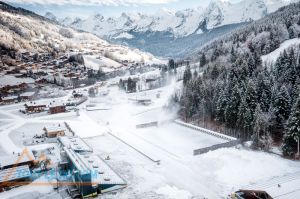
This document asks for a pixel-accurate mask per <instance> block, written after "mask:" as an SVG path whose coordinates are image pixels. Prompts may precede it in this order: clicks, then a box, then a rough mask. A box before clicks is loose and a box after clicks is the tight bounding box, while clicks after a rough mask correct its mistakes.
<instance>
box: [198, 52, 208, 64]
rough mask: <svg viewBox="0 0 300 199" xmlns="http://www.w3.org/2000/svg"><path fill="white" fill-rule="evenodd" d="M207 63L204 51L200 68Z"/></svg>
mask: <svg viewBox="0 0 300 199" xmlns="http://www.w3.org/2000/svg"><path fill="white" fill-rule="evenodd" d="M206 63H207V60H206V56H205V54H204V53H202V55H201V57H200V64H199V66H200V68H202V67H203V66H205V64H206Z"/></svg>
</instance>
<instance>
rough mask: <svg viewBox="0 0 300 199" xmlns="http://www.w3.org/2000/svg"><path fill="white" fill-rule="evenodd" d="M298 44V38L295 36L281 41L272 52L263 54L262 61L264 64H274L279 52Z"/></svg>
mask: <svg viewBox="0 0 300 199" xmlns="http://www.w3.org/2000/svg"><path fill="white" fill-rule="evenodd" d="M299 44H300V38H295V39H289V40H286V41H285V42H283V43H282V44H281V45H280V47H279V48H277V49H276V50H274V51H273V52H271V53H269V54H267V55H263V56H262V57H261V59H262V61H263V63H265V64H274V63H275V62H276V60H277V58H278V57H279V55H280V53H283V51H284V50H287V49H289V48H292V47H296V46H297V45H299Z"/></svg>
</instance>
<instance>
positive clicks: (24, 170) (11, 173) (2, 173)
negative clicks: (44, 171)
mask: <svg viewBox="0 0 300 199" xmlns="http://www.w3.org/2000/svg"><path fill="white" fill-rule="evenodd" d="M30 177H31V172H30V169H29V166H28V165H24V166H18V167H14V168H9V169H4V170H0V190H2V189H4V188H6V187H10V186H14V187H15V186H18V185H24V184H25V183H26V182H27V183H30Z"/></svg>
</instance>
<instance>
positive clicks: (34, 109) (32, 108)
mask: <svg viewBox="0 0 300 199" xmlns="http://www.w3.org/2000/svg"><path fill="white" fill-rule="evenodd" d="M24 106H25V110H26V112H27V113H40V112H43V111H44V110H45V109H46V105H45V104H42V103H37V102H30V103H26V104H25V105H24Z"/></svg>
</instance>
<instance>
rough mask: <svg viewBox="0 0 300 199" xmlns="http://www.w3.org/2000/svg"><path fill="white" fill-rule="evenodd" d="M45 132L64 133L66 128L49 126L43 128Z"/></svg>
mask: <svg viewBox="0 0 300 199" xmlns="http://www.w3.org/2000/svg"><path fill="white" fill-rule="evenodd" d="M45 130H46V131H47V132H58V131H65V130H66V128H64V127H62V126H49V127H45Z"/></svg>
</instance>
